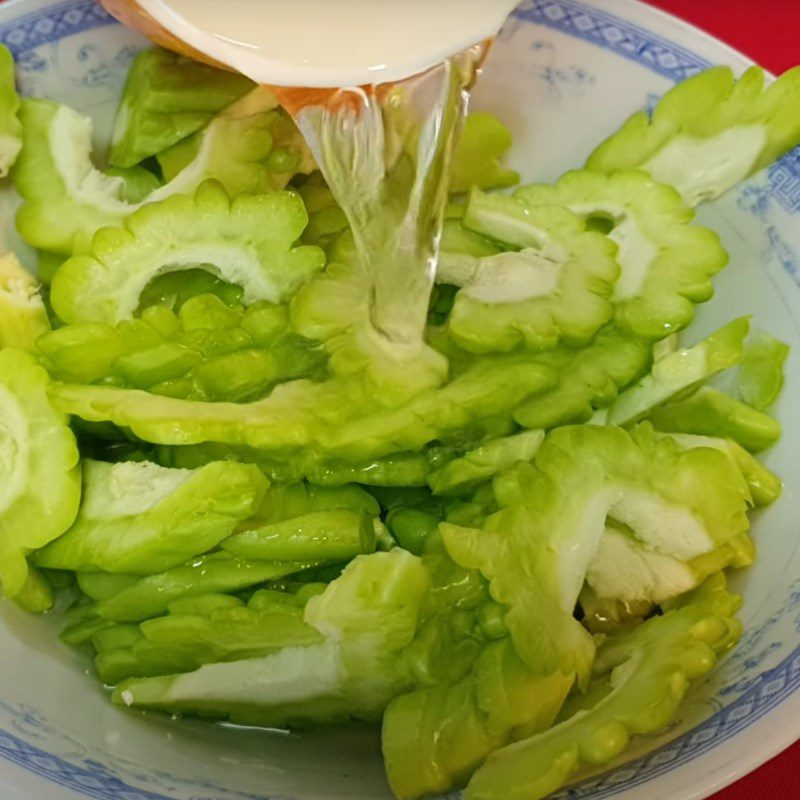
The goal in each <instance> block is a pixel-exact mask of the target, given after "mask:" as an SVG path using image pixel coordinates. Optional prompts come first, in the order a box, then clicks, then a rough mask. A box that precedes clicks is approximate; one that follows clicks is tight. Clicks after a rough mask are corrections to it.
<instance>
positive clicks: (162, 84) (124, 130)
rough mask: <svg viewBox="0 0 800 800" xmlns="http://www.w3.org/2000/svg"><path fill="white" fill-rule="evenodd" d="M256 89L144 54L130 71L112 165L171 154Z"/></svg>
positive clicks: (231, 75)
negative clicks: (225, 109)
mask: <svg viewBox="0 0 800 800" xmlns="http://www.w3.org/2000/svg"><path fill="white" fill-rule="evenodd" d="M254 86H255V84H254V83H253V82H252V81H251V80H249V79H248V78H245V77H244V76H243V75H241V74H239V73H238V72H227V71H226V70H221V69H215V68H214V67H209V66H207V65H206V64H201V63H200V62H198V61H193V60H192V59H190V58H186V57H185V56H180V55H178V54H177V53H173V52H172V51H170V50H165V49H163V48H161V47H153V48H150V49H148V50H142V51H141V52H140V53H138V54H137V56H136V58H135V59H134V60H133V64H131V68H130V70H129V71H128V80H127V81H126V83H125V88H124V90H123V93H122V100H121V101H120V105H119V108H118V109H117V116H116V119H115V121H114V132H113V134H112V136H111V152H110V154H109V160H110V161H111V163H112V164H114V165H116V166H118V167H132V166H133V165H134V164H138V163H140V162H141V161H144V160H145V159H146V158H148V157H149V156H153V155H156V153H160V152H161V151H162V150H166V149H167V148H168V147H170V146H171V145H173V144H175V143H176V142H179V141H180V140H181V139H185V138H186V137H187V136H189V135H190V134H192V133H194V132H195V131H198V130H200V129H201V128H203V127H204V126H205V125H207V124H208V123H209V122H210V121H211V120H212V119H213V117H214V115H215V114H216V113H217V112H218V111H221V110H222V109H223V108H225V106H228V105H230V104H231V103H232V102H233V101H234V100H238V99H239V98H240V97H242V96H243V95H245V94H247V92H249V91H251V90H252V89H253V88H254ZM277 104H278V101H277V99H276V100H275V105H277Z"/></svg>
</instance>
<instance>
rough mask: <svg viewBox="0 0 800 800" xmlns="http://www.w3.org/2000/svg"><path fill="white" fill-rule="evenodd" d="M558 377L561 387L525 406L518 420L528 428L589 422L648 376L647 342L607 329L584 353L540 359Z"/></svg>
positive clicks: (564, 351)
mask: <svg viewBox="0 0 800 800" xmlns="http://www.w3.org/2000/svg"><path fill="white" fill-rule="evenodd" d="M537 360H538V361H539V363H541V364H542V365H543V366H548V367H550V368H551V369H553V371H554V372H555V373H556V374H557V375H558V385H557V386H556V387H554V388H553V389H550V390H549V391H547V392H543V393H541V394H539V395H536V396H534V397H532V398H530V399H528V400H526V401H525V402H523V403H522V404H521V405H520V406H519V407H518V408H517V409H516V411H515V412H514V419H515V420H516V421H517V422H518V423H519V424H520V425H523V426H524V427H526V428H544V429H549V428H553V427H555V426H556V425H564V424H570V423H575V422H586V421H587V420H588V419H590V417H591V416H592V413H593V411H594V410H595V408H598V407H604V406H608V405H609V404H611V403H612V402H613V401H614V399H615V398H616V397H617V394H618V392H619V390H620V389H623V388H625V387H626V386H628V385H629V384H630V383H632V382H633V381H635V380H636V379H637V378H640V377H641V376H642V375H644V374H645V373H646V372H647V370H648V369H649V368H650V366H651V363H652V354H651V348H650V346H649V345H648V344H647V342H645V341H643V340H640V339H634V338H632V337H630V336H626V335H625V334H623V333H622V332H620V331H619V330H617V329H616V328H614V327H606V328H603V329H602V330H601V331H600V332H599V333H598V334H597V336H596V337H595V338H594V341H593V342H592V343H591V344H590V345H589V346H588V347H585V348H581V349H575V348H566V347H561V348H556V349H555V350H551V351H549V352H547V353H542V354H541V355H539V356H537Z"/></svg>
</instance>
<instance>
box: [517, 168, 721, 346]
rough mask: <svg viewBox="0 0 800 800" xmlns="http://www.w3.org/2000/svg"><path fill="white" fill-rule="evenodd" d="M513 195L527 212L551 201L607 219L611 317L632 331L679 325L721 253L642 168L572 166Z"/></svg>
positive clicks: (656, 334)
mask: <svg viewBox="0 0 800 800" xmlns="http://www.w3.org/2000/svg"><path fill="white" fill-rule="evenodd" d="M514 197H515V198H516V199H517V200H519V201H520V202H522V203H524V204H525V205H526V206H527V207H528V208H530V209H531V210H532V212H533V214H534V215H536V214H537V213H538V211H539V209H540V208H541V207H542V206H549V205H558V206H564V207H565V208H568V209H569V210H570V211H571V212H572V213H573V214H577V215H578V216H580V217H582V218H583V219H584V221H585V223H586V225H587V227H589V228H590V227H591V224H592V222H593V220H597V219H600V220H604V221H606V222H607V224H608V226H609V232H608V237H609V238H610V239H611V240H612V241H613V242H614V243H615V244H616V245H617V247H618V248H619V249H618V251H617V254H616V261H617V263H618V264H619V267H620V271H619V278H618V279H617V282H616V283H615V285H614V292H613V295H612V302H613V304H614V307H615V308H614V321H615V322H616V324H617V325H618V326H619V327H620V328H621V329H622V330H624V331H626V332H629V333H632V334H634V335H636V336H642V337H645V338H648V339H662V338H664V336H666V335H667V334H668V333H671V332H673V331H677V330H681V329H682V328H685V327H686V326H687V325H688V324H689V323H690V322H691V321H692V317H693V316H694V305H693V304H694V303H703V302H705V301H706V300H709V299H710V298H711V295H712V293H713V287H712V285H711V278H712V276H713V275H714V274H715V273H717V272H719V270H720V269H722V267H724V266H725V264H726V263H727V261H728V255H727V253H726V252H725V250H724V249H723V247H722V245H721V244H720V242H719V237H718V236H717V235H716V234H715V233H713V232H712V231H710V230H708V229H707V228H701V227H699V226H696V225H690V224H689V223H690V222H691V221H692V218H693V216H694V214H693V213H692V211H691V210H690V209H689V208H687V207H686V206H684V205H683V203H682V202H681V199H680V196H679V195H678V194H677V192H675V190H674V189H672V188H671V187H669V186H663V185H661V184H659V183H656V182H655V181H654V180H653V179H652V178H651V177H650V176H649V175H647V174H646V173H644V172H638V171H633V170H624V171H620V172H613V173H611V174H609V175H604V174H603V173H601V172H593V171H591V170H574V171H572V172H568V173H566V174H565V175H563V176H562V177H561V178H559V180H558V181H557V182H556V183H555V184H554V185H553V186H548V185H545V184H537V185H533V186H526V187H523V188H522V189H519V190H518V191H517V192H516V193H515V195H514Z"/></svg>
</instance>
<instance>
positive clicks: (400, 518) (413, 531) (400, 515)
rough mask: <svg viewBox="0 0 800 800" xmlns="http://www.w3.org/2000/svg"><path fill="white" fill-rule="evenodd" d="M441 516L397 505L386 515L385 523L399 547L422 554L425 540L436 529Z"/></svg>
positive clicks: (415, 553)
mask: <svg viewBox="0 0 800 800" xmlns="http://www.w3.org/2000/svg"><path fill="white" fill-rule="evenodd" d="M440 522H441V518H440V517H438V516H436V515H435V514H431V513H429V512H427V511H422V510H420V509H418V508H405V507H403V506H398V507H397V508H393V509H392V510H391V511H389V513H388V514H387V515H386V525H387V526H388V528H389V530H390V531H391V532H392V536H394V538H395V539H396V540H397V543H398V544H399V545H400V547H402V548H404V549H405V550H408V551H409V552H410V553H414V555H422V552H423V548H424V546H425V541H426V540H427V538H428V536H430V534H431V533H432V532H433V531H435V530H436V528H437V527H438V525H439V523H440Z"/></svg>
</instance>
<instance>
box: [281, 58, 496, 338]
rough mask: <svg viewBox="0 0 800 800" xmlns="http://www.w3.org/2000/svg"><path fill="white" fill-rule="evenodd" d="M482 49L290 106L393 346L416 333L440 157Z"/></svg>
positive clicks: (425, 294) (425, 289)
mask: <svg viewBox="0 0 800 800" xmlns="http://www.w3.org/2000/svg"><path fill="white" fill-rule="evenodd" d="M485 53H486V45H485V44H482V45H476V46H475V47H472V48H470V49H469V50H466V51H464V52H463V53H460V54H459V55H457V56H453V57H452V58H450V59H448V60H447V61H445V62H443V63H442V64H440V65H439V66H437V67H434V68H433V69H430V70H428V71H427V72H425V73H423V74H421V75H418V76H415V77H413V78H410V79H408V80H405V81H402V82H401V83H398V84H393V85H390V86H377V87H370V88H361V87H357V88H350V89H340V90H337V91H336V93H335V95H334V96H333V97H332V98H331V99H330V100H329V101H327V102H326V103H325V104H324V105H323V104H316V105H310V106H307V107H305V108H303V109H301V110H300V111H298V112H296V113H295V121H296V122H297V125H298V127H299V128H300V130H301V132H302V134H303V136H304V137H305V139H306V141H307V142H308V144H309V146H310V148H311V150H312V152H313V153H314V157H315V158H316V160H317V164H318V165H319V167H320V170H321V171H322V174H323V176H324V178H325V180H326V181H327V183H328V186H329V187H330V189H331V191H332V193H333V196H334V198H335V199H336V201H337V202H338V203H339V205H340V206H341V208H342V209H343V211H344V213H345V214H346V216H347V219H348V221H349V222H350V227H351V230H352V233H353V238H354V241H355V246H356V250H357V253H358V258H359V259H360V260H361V262H362V269H363V274H365V275H366V276H367V280H368V281H369V290H370V293H371V303H370V309H371V321H372V324H373V326H374V328H375V330H376V332H377V333H378V334H380V335H381V336H383V337H385V338H386V339H387V340H389V341H390V342H391V343H392V344H393V345H398V346H401V347H402V346H404V345H407V346H410V347H418V346H419V343H420V342H421V341H422V333H423V331H424V327H425V320H426V316H427V310H428V303H429V299H430V294H431V289H432V287H433V281H434V277H435V274H436V265H437V261H438V253H439V238H440V235H441V229H442V219H443V216H444V210H445V207H446V204H447V194H448V193H447V188H448V180H449V174H450V163H451V160H452V157H453V152H454V149H455V145H456V142H457V138H458V133H459V130H460V127H461V123H462V121H463V119H464V116H465V114H466V110H467V104H468V100H469V92H470V88H471V86H472V83H473V81H474V79H475V76H476V73H477V70H478V68H479V66H480V64H481V62H482V60H483V58H484V56H485Z"/></svg>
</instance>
